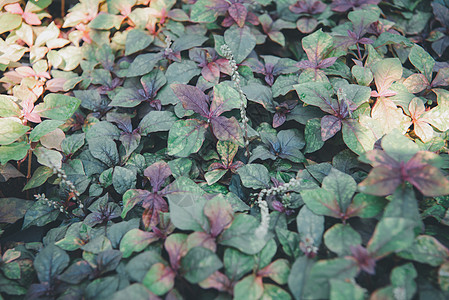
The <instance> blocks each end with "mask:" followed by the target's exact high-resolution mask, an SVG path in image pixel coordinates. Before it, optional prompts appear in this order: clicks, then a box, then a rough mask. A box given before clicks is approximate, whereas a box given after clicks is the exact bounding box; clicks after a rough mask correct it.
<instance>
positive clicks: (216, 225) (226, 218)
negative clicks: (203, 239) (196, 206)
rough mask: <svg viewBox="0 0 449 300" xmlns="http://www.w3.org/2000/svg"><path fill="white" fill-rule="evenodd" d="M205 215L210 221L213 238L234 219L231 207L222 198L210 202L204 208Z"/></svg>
mask: <svg viewBox="0 0 449 300" xmlns="http://www.w3.org/2000/svg"><path fill="white" fill-rule="evenodd" d="M204 214H205V215H206V217H207V218H208V220H209V224H210V234H211V235H212V237H217V236H218V235H219V234H220V233H221V232H222V231H223V230H224V229H225V228H226V227H227V226H228V225H229V224H231V222H232V220H233V219H234V211H233V210H232V207H231V205H230V204H229V203H228V202H227V201H226V200H225V199H224V198H222V197H215V198H213V199H211V200H209V201H208V202H207V203H206V205H205V206H204Z"/></svg>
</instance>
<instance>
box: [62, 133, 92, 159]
mask: <svg viewBox="0 0 449 300" xmlns="http://www.w3.org/2000/svg"><path fill="white" fill-rule="evenodd" d="M85 137H86V134H84V133H75V134H71V135H68V136H66V138H65V139H64V140H63V141H62V143H61V149H62V152H64V154H65V155H69V154H74V153H75V152H76V151H78V150H79V149H80V148H81V147H82V146H83V145H84V140H85Z"/></svg>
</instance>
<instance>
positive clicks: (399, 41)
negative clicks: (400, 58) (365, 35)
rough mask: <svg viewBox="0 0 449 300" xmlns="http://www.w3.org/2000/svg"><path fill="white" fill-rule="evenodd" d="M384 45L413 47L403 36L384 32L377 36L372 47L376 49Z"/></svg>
mask: <svg viewBox="0 0 449 300" xmlns="http://www.w3.org/2000/svg"><path fill="white" fill-rule="evenodd" d="M385 45H398V46H399V45H401V46H406V47H411V46H413V43H412V42H411V41H410V40H409V39H408V38H406V37H405V36H403V35H400V34H394V33H391V32H388V31H385V32H382V33H381V34H380V35H379V37H378V38H377V40H376V41H375V42H374V44H373V46H374V47H375V48H376V49H377V48H380V47H382V46H385Z"/></svg>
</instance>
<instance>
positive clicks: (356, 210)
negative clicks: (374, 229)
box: [347, 193, 387, 218]
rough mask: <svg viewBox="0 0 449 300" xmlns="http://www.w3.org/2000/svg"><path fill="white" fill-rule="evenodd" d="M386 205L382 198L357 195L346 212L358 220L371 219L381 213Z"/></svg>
mask: <svg viewBox="0 0 449 300" xmlns="http://www.w3.org/2000/svg"><path fill="white" fill-rule="evenodd" d="M386 204H387V201H386V200H385V198H384V197H377V196H372V195H367V194H363V193H359V194H357V195H355V196H354V198H353V199H352V203H351V205H350V206H349V208H348V210H347V212H348V215H351V216H358V217H360V218H373V217H375V216H377V215H378V214H379V213H381V212H382V211H383V209H384V207H385V205H386Z"/></svg>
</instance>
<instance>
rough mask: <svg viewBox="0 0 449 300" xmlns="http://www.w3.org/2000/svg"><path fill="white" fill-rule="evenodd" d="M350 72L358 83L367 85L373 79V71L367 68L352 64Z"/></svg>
mask: <svg viewBox="0 0 449 300" xmlns="http://www.w3.org/2000/svg"><path fill="white" fill-rule="evenodd" d="M351 72H352V75H353V76H354V77H355V79H356V80H357V83H358V84H360V85H364V86H369V85H370V83H371V81H373V73H372V72H371V70H370V69H369V68H364V67H361V66H358V65H354V66H353V67H352V69H351Z"/></svg>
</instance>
